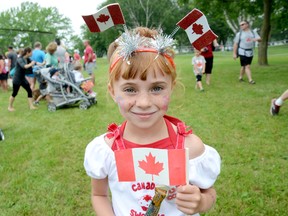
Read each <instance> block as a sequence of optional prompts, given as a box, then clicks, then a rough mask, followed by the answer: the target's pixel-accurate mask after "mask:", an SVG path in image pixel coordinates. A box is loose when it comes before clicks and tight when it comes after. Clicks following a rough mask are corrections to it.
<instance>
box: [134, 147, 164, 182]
mask: <svg viewBox="0 0 288 216" xmlns="http://www.w3.org/2000/svg"><path fill="white" fill-rule="evenodd" d="M145 157H146V161H144V160H142V161H138V162H139V167H140V168H141V169H143V170H144V171H145V173H146V174H151V175H152V181H154V177H153V175H158V176H159V173H160V172H161V171H162V170H164V168H163V163H159V162H155V159H156V157H153V156H152V154H151V152H150V153H149V155H148V156H145Z"/></svg>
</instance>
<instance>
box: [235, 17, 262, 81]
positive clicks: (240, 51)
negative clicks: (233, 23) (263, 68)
mask: <svg viewBox="0 0 288 216" xmlns="http://www.w3.org/2000/svg"><path fill="white" fill-rule="evenodd" d="M240 28H241V30H240V32H238V33H237V34H236V36H235V38H234V45H233V58H234V60H236V58H237V57H238V56H239V58H240V65H241V69H240V76H239V81H240V82H243V81H244V79H243V76H244V74H245V73H246V75H247V77H248V81H249V83H250V84H255V83H256V82H255V81H254V80H253V79H252V74H251V68H250V65H251V63H252V59H253V48H254V43H255V42H260V41H261V38H260V36H259V35H258V33H257V32H256V31H251V30H250V26H249V22H248V21H246V20H243V21H241V22H240Z"/></svg>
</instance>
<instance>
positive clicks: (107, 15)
mask: <svg viewBox="0 0 288 216" xmlns="http://www.w3.org/2000/svg"><path fill="white" fill-rule="evenodd" d="M82 17H83V19H84V21H85V22H86V25H87V26H88V28H89V30H90V31H91V32H103V31H105V30H107V29H108V28H110V27H112V26H115V25H118V24H125V20H124V17H123V14H122V11H121V8H120V5H119V4H118V3H115V4H109V5H106V6H105V7H103V8H101V9H100V10H99V11H97V12H96V13H95V14H92V15H88V16H82Z"/></svg>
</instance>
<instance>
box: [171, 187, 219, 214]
mask: <svg viewBox="0 0 288 216" xmlns="http://www.w3.org/2000/svg"><path fill="white" fill-rule="evenodd" d="M215 201H216V191H215V189H214V188H213V187H211V188H208V189H205V190H203V189H200V188H198V187H197V186H195V185H183V186H179V187H178V188H177V195H176V200H175V202H176V204H177V207H178V209H179V210H180V211H182V212H183V213H184V214H189V215H192V214H195V213H201V212H206V211H208V210H209V209H210V208H212V206H213V205H214V203H215Z"/></svg>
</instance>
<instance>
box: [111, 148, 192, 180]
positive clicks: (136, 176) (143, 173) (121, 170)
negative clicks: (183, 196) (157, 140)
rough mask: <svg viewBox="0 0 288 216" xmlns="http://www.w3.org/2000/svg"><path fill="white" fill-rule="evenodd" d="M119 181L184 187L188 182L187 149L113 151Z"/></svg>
mask: <svg viewBox="0 0 288 216" xmlns="http://www.w3.org/2000/svg"><path fill="white" fill-rule="evenodd" d="M115 159H116V166H117V172H118V179H119V181H120V182H121V181H126V182H132V181H150V182H151V181H152V182H155V183H156V184H165V185H185V184H187V182H188V149H154V148H134V149H125V150H118V151H115Z"/></svg>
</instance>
